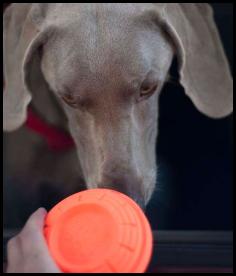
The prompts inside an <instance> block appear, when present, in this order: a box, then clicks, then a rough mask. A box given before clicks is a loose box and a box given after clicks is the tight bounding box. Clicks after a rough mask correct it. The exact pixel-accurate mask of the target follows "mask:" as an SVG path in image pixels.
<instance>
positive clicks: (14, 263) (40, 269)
mask: <svg viewBox="0 0 236 276" xmlns="http://www.w3.org/2000/svg"><path fill="white" fill-rule="evenodd" d="M46 214H47V212H46V210H45V209H44V208H39V209H38V210H37V211H36V212H35V213H33V214H32V215H31V216H30V218H29V219H28V221H27V222H26V224H25V226H24V228H23V229H22V231H21V232H20V233H19V234H18V235H17V236H15V237H13V238H12V239H11V240H10V241H9V242H8V244H7V259H8V266H7V271H6V273H60V272H61V271H60V269H59V268H58V267H57V265H56V263H55V262H54V260H53V258H52V257H51V255H50V253H49V250H48V246H47V243H46V240H45V238H44V234H43V226H44V219H45V216H46Z"/></svg>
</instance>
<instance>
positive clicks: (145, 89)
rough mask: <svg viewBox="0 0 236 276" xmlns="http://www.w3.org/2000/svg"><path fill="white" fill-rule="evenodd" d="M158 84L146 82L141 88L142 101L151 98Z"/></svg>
mask: <svg viewBox="0 0 236 276" xmlns="http://www.w3.org/2000/svg"><path fill="white" fill-rule="evenodd" d="M157 87H158V84H157V82H150V81H144V82H143V83H142V85H141V88H140V100H143V99H146V98H148V97H150V96H151V95H152V94H153V93H154V92H155V91H156V90H157Z"/></svg>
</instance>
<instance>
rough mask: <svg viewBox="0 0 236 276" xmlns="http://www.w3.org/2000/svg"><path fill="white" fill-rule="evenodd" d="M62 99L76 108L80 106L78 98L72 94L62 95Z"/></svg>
mask: <svg viewBox="0 0 236 276" xmlns="http://www.w3.org/2000/svg"><path fill="white" fill-rule="evenodd" d="M62 99H63V100H64V101H65V102H66V103H67V104H68V105H69V106H71V107H74V108H76V107H77V106H78V104H77V101H76V99H75V98H74V97H73V96H72V95H71V94H64V95H62Z"/></svg>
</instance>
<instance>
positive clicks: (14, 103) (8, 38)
mask: <svg viewBox="0 0 236 276" xmlns="http://www.w3.org/2000/svg"><path fill="white" fill-rule="evenodd" d="M34 5H36V6H34ZM46 5H47V4H46ZM43 15H45V7H44V8H43V10H40V6H38V5H37V4H32V3H20V4H17V3H14V4H12V5H11V6H10V7H9V8H7V10H6V12H5V13H4V18H3V56H4V64H3V66H4V79H5V88H4V89H5V90H4V93H3V130H5V131H13V130H15V129H17V128H19V127H20V126H21V125H22V124H23V123H24V122H25V120H26V118H27V106H28V104H29V102H30V101H31V98H32V96H31V93H30V89H29V87H30V79H31V78H30V75H31V73H32V74H35V75H37V74H38V72H37V70H34V68H33V67H35V66H36V67H38V70H39V68H40V64H37V63H39V62H40V61H39V58H38V57H37V52H38V51H37V49H38V48H39V47H40V45H42V44H43V43H44V41H45V40H46V38H47V35H48V33H49V29H47V28H46V27H42V21H43Z"/></svg>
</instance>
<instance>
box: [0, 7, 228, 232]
mask: <svg viewBox="0 0 236 276" xmlns="http://www.w3.org/2000/svg"><path fill="white" fill-rule="evenodd" d="M3 5H7V3H3ZM211 5H212V6H213V8H214V12H215V20H216V23H217V26H218V28H219V32H220V35H221V38H222V41H223V45H224V48H225V51H226V55H227V57H228V60H229V62H230V65H231V69H233V4H231V3H225V4H223V3H222V4H221V3H220V4H219V3H215V4H211ZM171 72H172V75H173V76H174V77H176V78H177V77H178V74H177V70H176V61H174V62H173V65H172V68H171ZM159 108H160V119H159V136H158V143H157V160H158V168H159V169H158V179H157V189H156V192H155V193H154V195H153V198H152V200H151V202H150V204H149V205H148V207H147V212H146V213H147V216H148V218H149V220H150V222H151V225H152V228H153V229H163V230H178V229H181V230H232V227H233V226H232V225H233V222H232V217H233V206H232V204H233V167H232V166H233V150H232V149H233V126H232V123H233V116H232V115H231V116H228V117H227V118H224V119H220V120H213V119H210V118H208V117H206V116H204V115H203V114H201V113H199V112H198V111H197V110H196V108H195V107H194V106H193V104H192V102H191V101H190V100H189V98H187V97H186V96H185V93H184V91H183V88H182V87H181V86H180V85H179V84H177V83H175V84H173V83H168V84H166V86H165V87H164V89H163V91H162V94H161V98H160V107H159ZM4 171H5V170H4ZM4 183H5V182H4ZM5 184H6V186H5V187H6V188H5V189H4V195H3V196H4V200H5V203H4V206H8V205H9V204H10V206H11V202H16V206H15V207H13V206H11V208H8V209H7V208H5V211H4V214H5V215H4V217H5V220H4V221H5V222H6V224H5V223H4V226H5V227H6V228H8V227H11V228H17V227H19V225H20V226H22V225H21V224H22V221H20V219H19V218H18V219H19V220H18V224H17V223H16V222H17V220H16V219H12V218H14V215H13V213H12V211H11V210H12V208H13V209H14V208H15V209H17V210H18V209H19V208H20V209H21V210H23V213H24V216H25V219H26V215H25V214H27V213H28V212H31V211H29V210H27V208H28V207H29V206H28V205H25V204H22V201H21V200H16V199H21V198H23V196H22V195H20V194H18V193H14V192H13V190H11V189H13V188H12V187H13V186H11V185H9V184H11V183H5ZM5 184H4V185H5ZM7 198H11V200H10V201H9V202H8V200H7ZM7 202H8V203H9V204H8V203H7ZM17 202H18V203H17ZM31 207H32V206H31ZM28 209H29V208H28ZM6 210H7V211H6ZM6 213H7V214H6ZM27 217H28V216H27ZM7 218H9V219H8V220H7Z"/></svg>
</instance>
